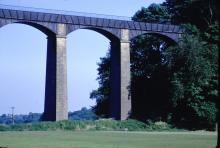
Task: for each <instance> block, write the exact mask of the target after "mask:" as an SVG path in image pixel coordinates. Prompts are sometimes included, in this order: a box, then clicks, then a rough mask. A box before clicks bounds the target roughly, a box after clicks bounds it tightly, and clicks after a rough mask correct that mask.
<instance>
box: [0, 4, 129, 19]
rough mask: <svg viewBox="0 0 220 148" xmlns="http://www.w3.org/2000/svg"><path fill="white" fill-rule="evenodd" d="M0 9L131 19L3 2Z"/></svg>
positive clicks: (121, 17)
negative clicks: (5, 3)
mask: <svg viewBox="0 0 220 148" xmlns="http://www.w3.org/2000/svg"><path fill="white" fill-rule="evenodd" d="M0 9H10V10H20V11H32V12H43V13H53V14H63V15H75V16H85V17H95V18H106V19H116V20H125V21H131V17H126V16H116V15H105V14H96V13H86V12H75V11H66V10H54V9H43V8H34V7H22V6H13V5H4V4H0Z"/></svg>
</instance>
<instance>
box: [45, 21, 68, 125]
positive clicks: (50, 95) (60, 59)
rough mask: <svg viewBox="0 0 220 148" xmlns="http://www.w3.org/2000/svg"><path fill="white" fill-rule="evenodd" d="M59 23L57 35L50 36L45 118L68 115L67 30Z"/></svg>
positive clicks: (63, 117) (56, 118) (52, 119)
mask: <svg viewBox="0 0 220 148" xmlns="http://www.w3.org/2000/svg"><path fill="white" fill-rule="evenodd" d="M65 29H66V28H65V25H64V24H58V25H57V35H51V36H49V37H48V49H47V69H46V89H45V106H44V115H43V120H46V121H59V120H66V119H68V116H67V69H66V31H65Z"/></svg>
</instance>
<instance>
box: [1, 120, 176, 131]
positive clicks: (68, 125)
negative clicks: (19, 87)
mask: <svg viewBox="0 0 220 148" xmlns="http://www.w3.org/2000/svg"><path fill="white" fill-rule="evenodd" d="M52 130H71V131H77V130H87V131H88V130H91V131H92V130H102V131H153V130H154V131H168V130H176V129H175V128H173V127H172V126H171V125H169V124H167V123H166V122H162V121H159V122H151V121H148V122H147V123H143V122H140V121H137V120H131V119H130V120H125V121H116V120H113V119H99V120H94V121H92V120H85V121H67V120H66V121H58V122H36V123H26V124H15V125H4V124H0V131H52Z"/></svg>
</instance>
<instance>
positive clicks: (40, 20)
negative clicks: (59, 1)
mask: <svg viewBox="0 0 220 148" xmlns="http://www.w3.org/2000/svg"><path fill="white" fill-rule="evenodd" d="M12 23H21V24H26V25H30V26H32V27H34V28H37V29H39V30H40V31H42V32H43V33H45V34H46V35H47V36H48V38H47V40H48V41H47V43H48V45H47V64H46V86H45V105H44V116H43V118H44V120H48V121H58V120H65V119H68V116H67V115H68V114H67V68H66V67H67V63H66V36H67V35H68V34H69V33H71V32H73V31H75V30H77V29H90V30H94V31H96V32H98V33H100V34H102V35H104V36H105V37H107V38H108V39H109V40H110V41H111V46H112V48H111V49H112V51H111V74H110V81H111V82H110V83H111V84H110V107H109V110H110V116H111V117H112V118H115V119H118V120H125V119H127V118H128V117H129V115H130V114H131V97H130V94H129V85H130V40H131V39H132V38H134V37H136V36H138V35H141V34H145V33H150V34H157V35H160V36H162V37H165V38H167V39H170V40H172V41H175V42H176V41H178V39H179V38H180V36H181V34H182V32H183V31H182V29H181V28H180V27H179V26H176V25H171V24H163V23H146V22H135V21H131V20H125V19H122V18H119V17H118V18H114V17H109V16H103V15H90V16H89V15H88V14H87V15H84V14H79V13H76V14H72V13H70V12H64V11H56V10H53V11H52V10H50V11H49V10H45V9H44V10H43V9H28V8H24V7H1V6H0V28H1V27H4V26H5V25H7V24H12Z"/></svg>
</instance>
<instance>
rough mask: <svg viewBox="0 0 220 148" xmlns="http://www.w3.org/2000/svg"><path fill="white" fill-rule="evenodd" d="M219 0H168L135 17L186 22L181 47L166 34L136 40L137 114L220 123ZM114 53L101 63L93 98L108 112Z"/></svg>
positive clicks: (196, 124) (192, 124)
mask: <svg viewBox="0 0 220 148" xmlns="http://www.w3.org/2000/svg"><path fill="white" fill-rule="evenodd" d="M218 13H219V12H218V9H217V0H182V1H179V0H166V1H165V2H164V3H163V4H162V5H157V4H152V5H150V6H149V7H148V8H141V10H139V11H137V12H136V13H135V15H134V16H133V18H132V19H133V20H134V21H145V22H148V21H150V22H155V21H156V22H160V23H161V22H162V23H166V22H164V20H166V19H171V20H172V23H175V24H176V23H177V24H181V26H182V27H183V28H184V29H185V34H184V35H182V39H181V40H180V42H179V43H178V45H177V46H172V47H171V46H170V45H174V44H173V42H172V41H171V40H169V39H167V38H165V37H164V36H159V35H158V34H145V35H141V36H138V37H137V38H135V39H133V40H132V42H131V75H132V81H131V95H132V109H133V110H132V117H133V118H135V119H139V120H142V121H146V120H147V119H151V120H153V121H158V120H162V121H166V122H169V123H171V124H173V125H176V126H178V127H184V128H189V129H203V128H205V129H211V130H213V129H214V128H215V123H216V114H217V111H218V110H217V107H216V104H217V102H218V68H219V67H218V58H219V57H218V55H219V54H218V50H219V49H218V45H219V44H218V42H219V23H218V16H219V14H218ZM109 61H110V55H109V54H108V56H106V57H105V58H103V59H102V60H101V62H100V63H99V77H98V80H99V82H100V87H99V88H98V90H96V91H93V93H92V94H91V98H93V99H96V101H97V102H98V104H97V105H96V106H95V107H94V110H95V111H96V112H97V113H99V115H102V116H103V117H107V116H108V115H107V114H108V111H107V109H108V105H109V102H108V97H109V72H110V70H109V68H110V64H109Z"/></svg>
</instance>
